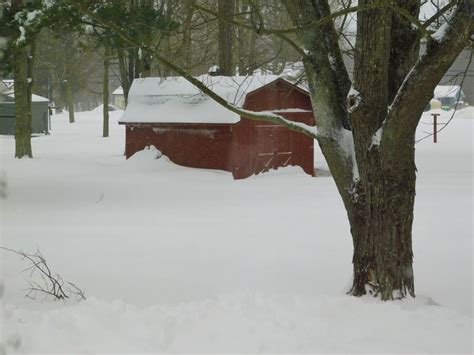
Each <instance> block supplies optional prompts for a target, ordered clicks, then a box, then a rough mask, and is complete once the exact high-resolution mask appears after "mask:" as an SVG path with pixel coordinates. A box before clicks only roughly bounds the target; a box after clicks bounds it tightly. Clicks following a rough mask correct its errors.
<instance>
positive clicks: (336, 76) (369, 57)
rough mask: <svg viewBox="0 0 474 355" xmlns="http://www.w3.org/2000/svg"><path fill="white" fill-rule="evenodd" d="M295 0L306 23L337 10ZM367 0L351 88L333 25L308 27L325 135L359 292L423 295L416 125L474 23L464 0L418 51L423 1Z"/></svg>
mask: <svg viewBox="0 0 474 355" xmlns="http://www.w3.org/2000/svg"><path fill="white" fill-rule="evenodd" d="M285 4H286V6H287V9H288V11H289V13H290V15H291V16H292V19H293V21H294V22H295V24H296V25H298V27H301V28H303V27H304V26H307V28H308V27H309V26H308V24H310V23H311V22H313V21H317V20H318V19H322V18H324V17H325V16H327V15H328V14H329V9H328V6H327V3H325V2H324V1H321V2H319V1H312V0H300V1H299V2H298V3H295V2H293V1H290V0H288V1H286V2H285ZM359 5H360V6H374V7H376V8H375V9H373V10H369V11H361V12H359V13H358V18H357V20H358V21H357V27H358V28H357V43H356V51H355V68H354V82H353V84H352V87H353V89H354V90H351V91H349V86H348V84H347V83H348V77H347V72H346V68H345V67H344V65H343V63H342V60H341V56H340V51H339V49H338V44H337V40H336V39H335V38H336V37H337V36H336V34H335V30H334V26H333V24H331V23H328V24H325V25H321V26H320V27H319V28H315V29H310V30H301V31H299V32H298V36H299V38H300V41H301V42H302V43H303V44H304V47H305V48H306V50H307V54H306V57H305V58H304V64H305V69H306V75H307V78H308V83H309V87H310V91H311V98H312V102H313V110H314V112H315V115H316V117H317V118H318V125H319V127H318V142H319V144H320V146H321V150H322V152H323V154H324V156H325V157H326V160H327V162H328V165H329V168H330V170H331V172H332V174H333V176H334V179H335V181H336V186H337V188H338V190H339V193H340V195H341V196H342V200H343V202H344V205H345V207H346V210H347V213H348V217H349V221H350V226H351V233H352V237H353V244H354V255H353V264H354V281H353V286H352V288H351V290H350V291H349V292H350V293H351V294H352V295H355V296H361V295H364V294H366V293H372V294H374V295H378V296H380V297H381V299H383V300H390V299H394V298H403V297H405V296H406V295H408V294H409V295H412V296H414V295H415V289H414V276H413V266H412V264H413V251H412V224H413V208H414V199H415V181H416V167H415V160H414V151H415V149H414V144H415V142H414V138H415V131H416V127H417V124H418V122H419V119H420V116H421V114H422V111H423V108H424V106H425V105H426V104H427V103H428V102H429V100H430V98H431V95H432V92H433V90H434V88H435V86H436V85H437V83H438V82H439V81H440V80H441V78H442V76H443V74H444V73H445V72H446V71H447V70H448V69H449V67H450V66H451V64H452V63H453V62H454V60H455V59H456V57H457V55H458V53H459V52H460V51H461V50H462V49H463V47H464V46H466V45H467V44H468V42H469V35H470V34H471V33H472V31H473V22H472V18H471V19H470V18H469V14H468V13H466V10H465V7H464V6H463V4H462V2H459V4H458V9H457V12H456V13H455V14H454V15H453V17H451V18H450V20H449V21H450V24H449V26H448V27H447V30H446V32H444V33H443V34H442V38H441V39H431V38H430V39H428V45H427V52H426V54H425V55H424V56H423V57H422V58H421V59H420V60H418V42H419V38H420V33H419V31H418V30H416V29H414V28H413V24H412V23H411V22H410V21H409V20H407V19H406V17H407V16H406V14H409V15H411V16H412V17H413V18H417V17H418V11H419V2H417V1H415V0H403V1H399V2H398V3H397V9H394V8H392V7H391V6H387V5H386V4H385V3H384V2H382V1H380V0H360V1H359ZM400 11H401V13H400ZM435 38H436V37H435ZM349 85H350V84H349ZM389 107H390V110H389Z"/></svg>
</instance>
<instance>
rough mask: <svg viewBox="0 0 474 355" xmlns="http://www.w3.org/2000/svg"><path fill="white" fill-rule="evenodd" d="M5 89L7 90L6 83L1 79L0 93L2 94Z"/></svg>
mask: <svg viewBox="0 0 474 355" xmlns="http://www.w3.org/2000/svg"><path fill="white" fill-rule="evenodd" d="M7 91H9V88H8V86H7V84H5V83H4V82H3V81H0V94H3V93H5V92H7Z"/></svg>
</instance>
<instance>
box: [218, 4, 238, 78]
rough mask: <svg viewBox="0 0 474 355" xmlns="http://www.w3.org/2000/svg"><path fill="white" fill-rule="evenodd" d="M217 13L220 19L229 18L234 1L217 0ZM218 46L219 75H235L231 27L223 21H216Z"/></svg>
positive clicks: (232, 10) (232, 12)
mask: <svg viewBox="0 0 474 355" xmlns="http://www.w3.org/2000/svg"><path fill="white" fill-rule="evenodd" d="M217 5H218V12H219V17H221V18H225V17H227V18H231V17H232V16H233V14H234V0H218V3H217ZM218 27H219V28H218V46H219V68H220V74H221V75H224V76H232V75H234V73H235V70H234V64H233V58H232V48H233V38H234V36H233V26H232V25H231V24H229V23H228V22H226V21H225V20H222V19H219V20H218Z"/></svg>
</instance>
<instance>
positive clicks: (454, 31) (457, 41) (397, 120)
mask: <svg viewBox="0 0 474 355" xmlns="http://www.w3.org/2000/svg"><path fill="white" fill-rule="evenodd" d="M439 31H440V32H439V33H438V34H437V35H436V36H434V38H430V39H429V41H428V43H427V49H426V52H425V54H424V55H423V56H422V57H421V58H420V59H419V60H418V61H417V62H416V64H415V65H414V67H413V68H412V70H411V71H410V73H409V74H408V75H407V77H406V78H405V81H404V82H403V84H402V85H401V87H400V89H399V90H398V93H397V95H396V96H395V98H394V100H393V103H392V105H391V106H390V112H389V114H388V115H387V119H386V122H385V129H384V132H383V135H382V141H381V149H382V148H383V147H384V146H387V148H389V147H392V148H393V149H397V147H399V146H400V145H401V144H402V145H403V144H404V142H406V141H407V140H408V141H409V142H412V141H413V139H414V137H413V135H414V132H415V129H416V126H417V125H418V122H419V120H420V117H421V114H422V112H423V109H424V106H425V103H426V102H428V101H429V100H430V98H431V97H432V96H433V91H434V89H435V87H436V85H437V84H438V83H439V81H440V80H441V79H442V77H443V75H444V73H445V72H446V71H447V70H448V69H449V68H450V67H451V65H452V63H453V62H454V61H455V60H456V58H457V56H458V55H459V53H460V52H461V51H462V50H463V49H464V48H465V47H466V46H467V45H468V44H469V41H470V36H471V35H472V34H473V32H474V21H473V19H472V17H471V16H470V14H468V13H467V9H466V8H465V7H464V4H463V1H458V5H457V8H456V11H455V12H454V14H453V16H452V17H451V18H450V20H449V22H448V23H447V24H446V25H445V27H444V28H442V29H440V30H439ZM443 31H444V32H443ZM387 151H390V150H389V149H388V150H387Z"/></svg>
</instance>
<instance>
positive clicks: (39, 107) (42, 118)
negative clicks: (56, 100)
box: [0, 95, 50, 135]
mask: <svg viewBox="0 0 474 355" xmlns="http://www.w3.org/2000/svg"><path fill="white" fill-rule="evenodd" d="M35 98H38V97H37V96H36V95H35ZM2 99H4V101H3V102H2V101H1V99H0V134H3V135H14V134H15V101H14V99H13V98H11V97H9V96H3V97H2ZM48 105H49V101H47V99H44V98H41V99H38V100H35V99H34V100H33V102H32V103H31V110H32V112H31V117H32V118H31V133H44V134H48V133H49V130H50V116H49V109H48Z"/></svg>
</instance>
